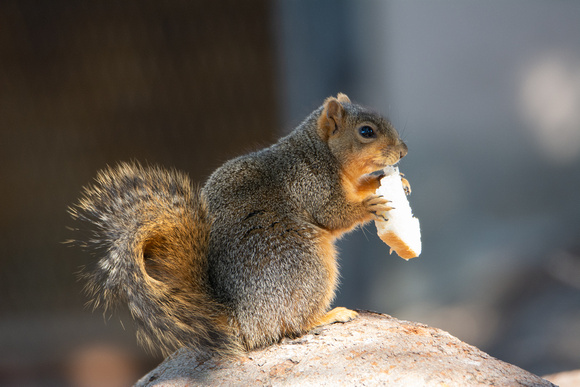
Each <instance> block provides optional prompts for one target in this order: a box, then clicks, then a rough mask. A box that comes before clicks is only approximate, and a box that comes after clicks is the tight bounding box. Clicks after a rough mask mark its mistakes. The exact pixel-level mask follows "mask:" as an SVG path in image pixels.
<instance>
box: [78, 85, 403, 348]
mask: <svg viewBox="0 0 580 387" xmlns="http://www.w3.org/2000/svg"><path fill="white" fill-rule="evenodd" d="M406 154H407V146H406V145H405V143H404V142H403V141H402V140H401V138H400V136H399V134H398V133H397V131H396V130H395V129H394V128H393V126H392V125H391V123H390V122H389V121H388V120H387V119H385V118H383V117H382V116H381V115H379V114H378V113H375V112H373V111H371V110H369V109H367V108H364V107H362V106H360V105H357V104H354V103H352V102H351V101H350V100H349V98H348V97H347V96H346V95H345V94H342V93H339V94H338V95H337V97H329V98H327V99H326V100H325V101H324V103H323V105H322V106H321V107H319V108H318V109H316V110H315V111H314V112H312V113H311V114H310V115H309V116H308V117H307V118H306V119H305V120H304V121H303V122H302V123H301V124H300V125H298V127H297V128H295V129H294V130H293V131H292V132H291V133H290V134H288V135H287V136H285V137H283V138H281V139H280V140H279V141H278V142H277V143H275V144H274V145H271V146H270V147H268V148H265V149H262V150H259V151H257V152H253V153H249V154H246V155H243V156H240V157H237V158H235V159H233V160H230V161H227V162H226V163H225V164H224V165H222V166H221V167H219V168H218V169H217V170H216V171H214V172H213V173H212V174H211V176H210V177H209V179H208V180H207V182H206V183H205V185H204V186H203V187H201V188H199V187H197V186H194V185H193V184H192V183H191V181H190V180H189V178H188V177H187V175H185V174H184V173H182V172H178V171H176V170H166V169H163V168H161V167H158V166H147V167H144V166H142V165H141V164H139V163H138V162H131V163H120V164H118V165H117V166H116V167H108V169H105V170H102V171H100V172H99V173H98V175H97V177H96V179H95V182H94V183H93V184H92V185H89V186H87V187H85V189H84V194H83V196H82V198H81V199H80V200H79V201H78V203H76V204H75V205H73V206H71V207H70V208H69V213H70V214H71V215H72V217H73V218H75V219H77V220H80V221H83V222H88V224H89V225H90V228H91V230H92V232H91V234H89V235H90V236H89V237H87V238H85V239H84V240H80V241H79V240H77V241H76V242H77V243H78V244H80V245H82V246H83V247H85V248H88V249H89V250H91V251H92V252H93V253H96V254H98V255H99V256H100V258H99V259H98V260H97V262H96V265H95V267H94V268H93V269H92V271H90V272H88V273H85V274H84V277H86V280H87V281H88V282H87V286H86V289H87V291H88V293H89V296H90V297H91V298H92V304H93V306H94V307H98V306H104V308H105V310H107V309H108V308H109V307H110V306H111V305H113V304H115V303H116V302H117V301H124V302H126V303H127V304H128V307H129V311H130V312H131V314H132V316H133V318H134V320H135V321H136V325H137V336H138V339H139V341H140V342H141V343H142V344H143V345H144V346H145V347H148V348H151V349H160V350H161V351H162V353H163V354H164V355H167V354H169V353H170V352H171V351H173V350H175V349H177V348H179V347H182V346H187V347H190V348H191V349H193V350H196V351H198V353H208V354H212V355H213V354H217V355H218V356H236V355H239V354H241V353H244V351H249V350H252V349H255V348H260V347H265V346H267V345H269V344H273V343H276V342H278V341H280V340H281V339H282V338H284V337H298V336H300V335H302V334H304V333H306V332H308V331H309V330H311V329H312V328H314V327H316V326H319V325H324V324H330V323H333V322H347V321H349V320H351V319H353V318H355V317H356V316H357V313H356V312H355V311H352V310H349V309H346V308H343V307H337V308H334V309H332V310H330V311H328V310H329V306H330V304H331V302H332V300H333V297H334V294H335V290H336V287H337V279H338V278H337V277H338V270H337V269H338V268H337V252H336V250H335V247H334V242H335V240H336V239H337V238H339V237H340V236H341V235H342V234H344V233H346V232H348V231H350V230H352V229H354V228H355V227H357V226H359V225H361V224H364V223H365V222H368V221H370V220H374V219H377V218H380V217H381V215H380V213H381V212H383V211H388V210H389V209H391V208H390V207H389V201H388V200H387V199H385V198H384V197H382V196H379V195H377V194H375V190H376V189H377V188H378V187H379V185H380V180H381V177H382V175H381V174H380V173H373V172H376V171H379V170H381V169H382V168H384V167H385V166H387V165H392V164H395V163H397V162H398V161H399V160H400V159H401V158H402V157H404V156H405V155H406Z"/></svg>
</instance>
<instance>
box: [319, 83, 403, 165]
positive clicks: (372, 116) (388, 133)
mask: <svg viewBox="0 0 580 387" xmlns="http://www.w3.org/2000/svg"><path fill="white" fill-rule="evenodd" d="M317 131H318V135H319V136H320V138H321V139H322V140H323V141H325V142H326V143H327V144H328V147H329V148H330V151H331V152H332V154H333V155H334V156H335V157H336V158H337V159H338V161H339V162H340V163H341V166H342V167H343V169H347V170H349V171H350V172H351V173H353V174H356V175H358V176H362V175H364V174H367V173H371V172H374V171H377V170H379V169H383V168H384V167H386V166H387V165H393V164H395V163H397V162H398V161H399V160H400V159H402V158H403V157H404V156H405V155H406V154H407V145H405V143H404V142H403V141H402V140H401V138H400V137H399V133H397V131H396V130H395V128H393V125H391V123H390V122H389V121H388V120H387V119H385V118H384V117H382V116H381V115H380V114H378V113H375V112H373V111H371V110H369V109H366V108H364V107H362V106H359V105H356V104H353V103H352V102H350V99H349V98H348V97H347V96H346V95H345V94H342V93H339V94H338V96H337V97H336V98H335V97H330V98H327V99H326V101H325V102H324V105H323V108H322V113H321V114H320V116H319V117H318V127H317Z"/></svg>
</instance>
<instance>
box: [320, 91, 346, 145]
mask: <svg viewBox="0 0 580 387" xmlns="http://www.w3.org/2000/svg"><path fill="white" fill-rule="evenodd" d="M338 96H339V98H341V96H344V97H346V99H348V97H347V96H346V95H344V94H339V95H338ZM344 116H345V111H344V107H343V106H342V105H341V104H340V102H339V99H336V98H334V97H329V98H327V99H326V101H324V108H323V109H322V114H320V117H318V135H319V136H320V138H322V139H323V140H324V141H326V140H328V138H329V137H330V136H332V135H333V134H335V133H336V132H337V131H338V130H339V129H340V127H341V125H342V121H343V118H344Z"/></svg>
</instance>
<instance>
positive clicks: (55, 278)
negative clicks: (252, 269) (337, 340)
mask: <svg viewBox="0 0 580 387" xmlns="http://www.w3.org/2000/svg"><path fill="white" fill-rule="evenodd" d="M0 25H1V26H2V33H1V34H0V125H1V130H0V155H1V156H0V157H1V160H0V176H1V180H2V183H1V184H0V203H1V205H0V235H1V238H2V247H3V249H2V254H1V255H0V267H1V268H2V269H1V270H0V294H1V296H0V316H1V320H0V323H1V324H2V326H3V327H4V328H6V329H12V330H14V329H15V330H16V332H9V331H4V332H2V334H0V359H3V358H6V359H10V358H12V359H23V361H22V362H20V363H19V364H21V367H20V368H19V369H22V370H25V371H23V372H26V373H28V374H29V375H32V374H33V372H32V370H31V364H33V363H34V364H36V365H41V364H53V362H54V361H55V359H54V357H53V356H52V357H53V358H50V357H51V355H50V354H51V353H54V350H55V346H60V345H62V346H65V343H64V342H66V341H71V340H75V339H74V337H76V336H75V335H70V334H68V333H70V332H64V331H63V330H62V329H60V328H57V325H59V324H58V323H54V324H52V325H51V324H49V325H48V326H44V325H42V324H38V322H39V321H44V320H46V317H47V316H51V319H55V321H59V317H58V316H61V317H62V316H69V315H71V314H72V313H78V314H81V313H82V312H83V304H84V302H85V301H86V299H85V296H84V295H83V294H81V287H82V284H79V283H77V282H76V275H75V273H76V272H77V271H78V270H79V267H80V266H81V265H82V264H84V263H86V261H87V259H88V258H89V257H88V256H87V255H86V254H83V253H82V252H81V251H80V250H77V249H71V248H67V247H65V246H63V245H62V242H63V241H64V240H66V239H69V238H71V237H72V236H73V234H72V233H70V232H67V230H66V228H65V227H66V226H73V222H72V221H71V220H70V218H69V217H68V215H67V214H66V208H67V206H68V205H70V204H72V203H73V202H74V201H75V200H76V199H77V198H78V197H79V195H80V190H81V186H83V185H85V184H87V183H89V182H90V180H91V179H92V178H93V177H94V176H95V174H96V171H97V170H98V169H100V168H103V167H105V166H106V164H114V163H115V162H117V161H120V160H130V159H137V160H139V161H141V162H144V163H147V162H148V163H158V164H162V165H164V166H166V167H176V168H179V169H182V170H185V171H186V172H188V173H190V174H191V177H192V179H193V180H194V181H197V182H199V183H202V182H203V181H204V180H205V178H206V177H207V176H208V175H209V173H211V171H213V170H214V169H215V168H216V167H217V166H218V165H220V164H221V163H223V161H225V160H226V159H227V158H231V157H233V156H235V155H237V154H239V153H241V152H243V151H244V150H250V149H253V148H256V147H258V146H261V145H262V144H264V143H269V142H270V141H271V140H272V139H273V138H274V137H275V131H276V127H277V113H276V111H277V106H276V98H275V94H274V81H275V79H274V76H275V75H274V71H275V68H274V63H275V58H274V54H273V44H272V37H271V33H270V25H271V22H270V3H269V2H268V1H266V0H252V1H248V2H239V1H222V0H220V1H214V0H204V1H153V0H151V1H149V0H146V1H120V2H97V1H95V2H77V1H64V0H56V1H50V2H42V1H16V0H14V1H3V2H1V3H0ZM85 313H87V314H90V313H89V312H86V311H85ZM63 318H64V317H63ZM94 318H95V319H97V320H99V321H98V322H99V326H102V327H103V328H102V330H103V331H105V330H116V329H120V328H117V324H109V325H107V326H105V324H103V322H102V321H101V320H102V319H101V318H100V316H99V314H98V313H97V314H95V315H94ZM126 324H127V325H129V324H130V322H126ZM53 328H54V329H53ZM38 329H40V330H41V332H40V331H38V332H37V331H35V330H38ZM71 329H72V330H76V329H79V330H80V329H83V328H82V327H81V326H74V325H73V326H72V327H71ZM101 333H102V332H101ZM101 333H99V335H100V334H101ZM87 335H88V336H90V335H91V334H87ZM126 335H132V333H131V332H127V333H126ZM28 337H35V338H39V340H37V341H35V342H34V341H32V340H29V339H27V338H28ZM77 338H78V337H77ZM131 339H132V341H133V342H134V341H135V339H134V337H131ZM41 354H42V355H41ZM47 357H48V358H47ZM24 359H27V360H24ZM27 362H28V364H27ZM47 362H48V363H47ZM3 364H7V363H3ZM10 364H15V363H14V362H12V363H10ZM39 367H40V366H39ZM17 368H18V367H12V366H9V365H8V366H4V365H2V364H0V385H1V384H2V380H3V379H4V378H3V377H2V374H3V375H8V374H12V375H13V376H14V375H15V374H14V372H15V373H16V374H18V372H17ZM50 368H52V369H54V367H52V365H51V366H50ZM13 371H14V372H13ZM47 380H48V381H46V383H45V384H47V383H48V384H49V383H50V382H49V380H50V378H47Z"/></svg>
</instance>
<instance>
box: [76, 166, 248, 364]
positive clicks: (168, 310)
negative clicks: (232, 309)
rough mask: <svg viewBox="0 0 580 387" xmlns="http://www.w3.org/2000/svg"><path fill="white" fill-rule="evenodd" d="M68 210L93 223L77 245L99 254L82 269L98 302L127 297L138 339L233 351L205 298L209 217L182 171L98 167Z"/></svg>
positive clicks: (164, 347) (219, 314) (219, 313)
mask: <svg viewBox="0 0 580 387" xmlns="http://www.w3.org/2000/svg"><path fill="white" fill-rule="evenodd" d="M69 212H70V214H71V215H72V217H73V218H75V219H78V220H81V221H84V222H88V223H89V224H90V225H91V226H92V227H91V228H90V230H91V234H90V236H88V237H87V238H86V240H83V241H77V243H79V244H81V245H82V246H84V247H87V248H88V249H89V250H91V251H93V252H96V253H97V254H98V255H99V257H100V258H99V260H98V262H96V265H95V267H94V269H92V270H91V271H89V272H87V273H85V274H84V276H85V277H86V278H87V280H88V283H87V287H86V289H87V291H88V293H89V294H90V295H91V297H92V303H93V305H94V307H95V308H96V307H98V306H104V307H105V309H107V308H109V307H110V306H111V305H112V304H114V303H115V302H117V301H125V302H127V304H128V306H129V310H130V312H131V314H132V316H133V317H134V319H135V321H136V324H137V336H138V338H139V341H140V342H141V343H142V344H143V345H144V346H146V347H149V348H150V349H155V348H157V349H160V350H161V351H162V352H163V354H165V355H166V354H168V353H170V352H171V351H173V350H175V349H176V348H179V347H181V346H188V347H190V348H194V349H197V350H199V351H201V352H212V353H215V352H218V353H220V354H221V355H230V354H234V353H237V352H238V346H237V344H236V343H235V340H233V335H232V333H231V332H229V330H228V328H227V322H226V321H227V319H226V317H225V314H224V313H223V309H222V307H221V306H220V305H218V304H217V303H215V302H214V301H213V300H212V299H211V297H210V296H209V289H207V286H208V285H207V278H206V273H207V270H206V265H207V261H206V255H207V248H208V243H209V232H210V228H211V221H210V219H209V217H208V212H207V208H206V205H205V202H204V201H203V198H202V196H201V194H200V192H199V189H195V188H194V187H193V186H192V184H191V182H190V180H189V178H188V177H187V176H186V175H185V174H182V173H180V172H177V171H168V170H164V169H161V168H159V167H142V166H141V165H139V164H136V163H132V164H128V163H121V164H119V165H118V166H117V167H116V168H108V169H106V170H103V171H101V172H99V174H98V175H97V178H96V182H95V183H94V184H93V185H91V186H88V187H85V190H84V195H83V197H82V198H81V199H80V200H79V202H78V204H76V205H74V206H72V207H71V208H69Z"/></svg>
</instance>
